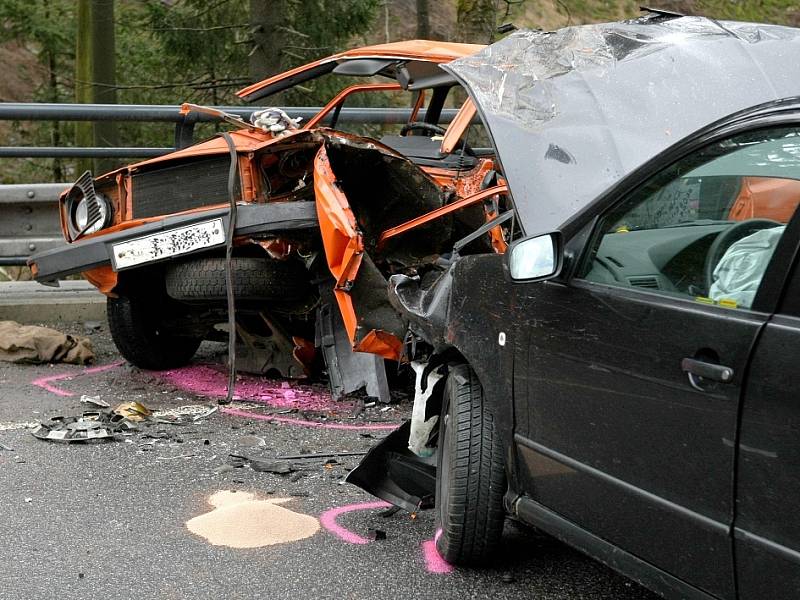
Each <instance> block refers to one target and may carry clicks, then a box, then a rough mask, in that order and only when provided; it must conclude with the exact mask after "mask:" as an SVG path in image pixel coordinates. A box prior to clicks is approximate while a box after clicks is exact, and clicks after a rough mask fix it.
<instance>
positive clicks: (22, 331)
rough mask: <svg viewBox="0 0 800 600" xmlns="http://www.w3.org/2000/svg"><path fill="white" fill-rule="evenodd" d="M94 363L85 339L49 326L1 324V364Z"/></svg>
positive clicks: (10, 322)
mask: <svg viewBox="0 0 800 600" xmlns="http://www.w3.org/2000/svg"><path fill="white" fill-rule="evenodd" d="M93 360H94V350H93V349H92V342H91V341H90V340H89V339H88V338H76V337H73V336H71V335H67V334H65V333H61V332H60V331H56V330H55V329H50V328H49V327H39V326H36V325H21V324H19V323H17V322H16V321H0V361H4V362H10V363H21V364H41V363H53V362H65V363H71V364H75V365H85V364H87V363H90V362H92V361H93Z"/></svg>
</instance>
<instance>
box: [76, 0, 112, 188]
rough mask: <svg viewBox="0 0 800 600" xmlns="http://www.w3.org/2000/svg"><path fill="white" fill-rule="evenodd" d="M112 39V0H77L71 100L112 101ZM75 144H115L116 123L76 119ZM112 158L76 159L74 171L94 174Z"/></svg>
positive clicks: (87, 102) (110, 165)
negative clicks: (73, 92)
mask: <svg viewBox="0 0 800 600" xmlns="http://www.w3.org/2000/svg"><path fill="white" fill-rule="evenodd" d="M116 65H117V61H116V40H115V36H114V0H78V32H77V36H76V45H75V101H76V102H80V103H84V104H93V103H100V104H116V102H117V90H116V87H115V85H116ZM75 145H76V146H117V145H119V140H118V137H117V124H116V123H112V122H109V121H103V122H98V123H94V124H92V123H90V122H79V123H76V125H75ZM118 162H119V161H118V160H114V159H95V160H94V161H92V160H90V159H84V160H79V161H78V162H77V167H78V169H77V170H78V173H77V174H78V175H80V173H82V172H83V171H86V170H87V169H88V170H92V171H93V172H94V173H95V174H96V175H97V174H100V173H102V172H105V171H107V170H110V169H112V168H113V167H114V166H116V164H117V163H118Z"/></svg>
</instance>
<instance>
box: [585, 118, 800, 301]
mask: <svg viewBox="0 0 800 600" xmlns="http://www.w3.org/2000/svg"><path fill="white" fill-rule="evenodd" d="M798 204H800V129H799V128H780V129H768V130H759V131H754V132H748V133H747V134H743V135H739V136H736V137H733V138H730V139H727V140H724V141H722V142H718V143H715V144H713V145H711V146H708V147H706V148H704V149H703V150H701V151H699V152H696V153H694V154H692V155H691V156H689V157H686V158H684V159H682V160H680V161H678V162H677V163H675V164H673V165H672V166H671V167H669V168H667V169H666V170H664V171H662V172H661V173H660V174H659V175H657V176H656V177H654V178H653V179H652V180H651V181H649V182H648V183H646V184H645V185H644V186H642V187H641V188H639V189H638V190H637V191H636V192H634V193H633V194H632V195H631V196H629V197H628V198H626V199H625V200H624V201H622V202H621V203H620V204H619V205H617V206H616V207H615V208H614V209H612V210H611V211H610V212H608V213H606V214H605V216H603V217H602V218H601V220H600V223H599V231H598V232H597V235H595V237H594V240H595V241H594V246H593V248H592V252H591V253H590V255H589V257H588V260H587V263H586V264H585V265H584V268H583V270H582V272H581V276H582V277H583V278H584V279H586V280H588V281H594V282H598V283H604V284H608V285H617V286H624V287H633V288H642V289H647V290H651V291H655V292H660V293H663V294H667V295H672V296H683V297H688V298H692V299H694V300H696V301H698V302H704V303H708V304H718V305H720V306H725V307H728V308H750V307H751V306H752V303H753V299H754V298H755V295H756V292H757V291H758V287H759V284H760V282H761V278H762V277H763V275H764V272H765V271H766V268H767V264H768V263H769V260H770V258H771V257H772V253H773V252H774V250H775V247H776V245H777V243H778V241H779V240H780V238H781V235H783V231H784V229H785V224H786V223H787V222H788V221H789V219H790V218H791V217H792V215H793V214H794V212H795V209H796V208H797V205H798Z"/></svg>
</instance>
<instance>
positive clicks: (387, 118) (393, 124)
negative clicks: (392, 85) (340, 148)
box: [320, 89, 430, 139]
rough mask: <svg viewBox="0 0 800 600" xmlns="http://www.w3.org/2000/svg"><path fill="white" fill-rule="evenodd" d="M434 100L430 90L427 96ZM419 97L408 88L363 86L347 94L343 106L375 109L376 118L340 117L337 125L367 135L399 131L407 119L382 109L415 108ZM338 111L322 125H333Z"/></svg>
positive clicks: (332, 112) (428, 98)
mask: <svg viewBox="0 0 800 600" xmlns="http://www.w3.org/2000/svg"><path fill="white" fill-rule="evenodd" d="M429 100H430V93H428V94H427V96H426V104H427V101H429ZM415 101H416V94H415V93H414V92H409V91H407V90H390V91H386V90H369V89H367V90H362V91H358V92H354V93H352V94H350V95H349V96H347V98H345V100H344V102H343V103H342V108H367V109H375V110H374V111H373V115H372V118H371V119H370V120H369V122H365V121H364V120H358V119H356V120H345V119H338V120H337V123H336V125H335V129H336V130H338V131H344V132H346V133H352V134H354V135H361V136H364V137H371V138H375V139H379V138H380V137H382V136H384V135H398V134H399V133H400V130H401V129H402V127H403V125H405V121H404V120H400V119H397V118H392V116H391V115H389V114H388V112H387V113H381V110H380V109H384V108H388V109H393V108H398V109H412V108H413V107H414V102H415ZM334 113H335V111H331V112H330V113H329V114H328V115H327V116H326V117H325V118H324V119H323V120H322V123H320V125H322V126H324V127H330V126H331V124H332V122H333V121H332V120H333V116H334Z"/></svg>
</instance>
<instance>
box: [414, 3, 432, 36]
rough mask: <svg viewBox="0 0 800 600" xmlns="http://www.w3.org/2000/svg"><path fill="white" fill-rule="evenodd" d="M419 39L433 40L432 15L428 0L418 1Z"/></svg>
mask: <svg viewBox="0 0 800 600" xmlns="http://www.w3.org/2000/svg"><path fill="white" fill-rule="evenodd" d="M417 38H419V39H421V40H429V39H431V15H430V11H429V6H428V0H417Z"/></svg>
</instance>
